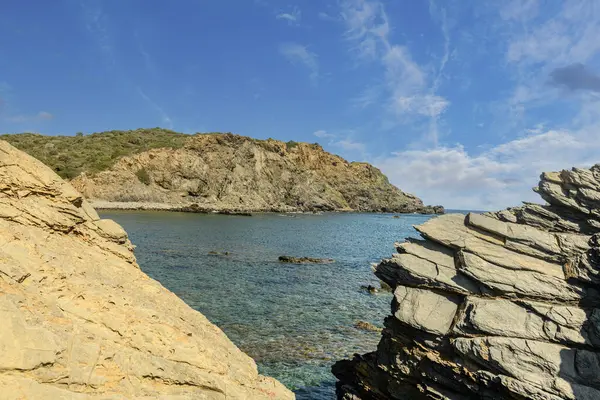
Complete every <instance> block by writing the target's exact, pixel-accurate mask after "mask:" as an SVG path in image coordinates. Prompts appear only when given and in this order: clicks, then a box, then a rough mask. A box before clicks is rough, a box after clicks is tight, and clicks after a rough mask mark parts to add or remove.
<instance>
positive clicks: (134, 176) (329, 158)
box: [73, 134, 436, 213]
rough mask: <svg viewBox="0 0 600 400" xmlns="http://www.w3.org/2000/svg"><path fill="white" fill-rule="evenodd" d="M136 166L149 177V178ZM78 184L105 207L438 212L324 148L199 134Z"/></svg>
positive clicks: (376, 172)
mask: <svg viewBox="0 0 600 400" xmlns="http://www.w3.org/2000/svg"><path fill="white" fill-rule="evenodd" d="M139 171H144V172H145V174H147V179H146V180H145V181H144V182H142V180H140V179H139V175H140V174H139ZM73 185H74V186H75V187H76V188H77V189H79V190H80V191H81V192H82V193H83V194H84V195H85V196H86V197H87V198H90V199H94V200H101V201H100V202H98V201H97V202H96V203H97V205H100V206H101V205H102V204H103V203H102V200H103V201H109V202H112V203H115V202H117V203H118V202H126V203H127V202H146V203H159V204H160V203H162V204H165V203H166V204H169V205H171V206H175V207H186V206H189V205H190V204H196V205H197V206H198V207H199V208H200V209H202V208H206V209H217V210H218V209H234V210H246V211H299V210H300V211H314V210H347V211H352V210H355V211H390V212H428V213H432V212H435V211H436V210H434V209H433V208H431V207H425V206H424V205H423V202H422V201H421V200H420V199H418V198H417V197H415V196H413V195H411V194H408V193H403V192H402V191H400V190H399V189H398V188H396V187H395V186H393V185H391V184H390V183H389V182H388V180H387V178H386V177H385V176H384V175H383V174H382V173H381V171H379V170H378V169H377V168H375V167H373V166H371V165H369V164H366V163H356V162H355V163H349V162H348V161H346V160H344V159H343V158H341V157H339V156H335V155H332V154H330V153H327V152H325V151H323V149H322V148H321V146H319V145H316V144H308V143H297V144H295V145H294V146H293V147H292V146H289V145H288V144H286V143H284V142H280V141H277V140H266V141H257V140H254V139H251V138H247V137H243V136H237V135H232V134H222V135H197V136H193V137H191V138H190V139H189V140H188V141H187V142H186V144H185V146H184V147H182V148H179V149H154V150H150V151H147V152H143V153H140V154H136V155H133V156H130V157H124V158H122V159H121V160H119V161H118V162H117V163H116V164H115V165H114V166H113V167H111V168H110V169H108V170H106V171H102V172H100V173H98V174H96V175H94V176H89V175H80V176H79V177H77V178H76V179H74V180H73ZM109 207H110V205H109Z"/></svg>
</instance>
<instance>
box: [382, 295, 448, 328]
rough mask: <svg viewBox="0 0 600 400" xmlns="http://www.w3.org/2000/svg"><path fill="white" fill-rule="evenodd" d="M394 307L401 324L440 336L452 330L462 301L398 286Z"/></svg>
mask: <svg viewBox="0 0 600 400" xmlns="http://www.w3.org/2000/svg"><path fill="white" fill-rule="evenodd" d="M394 298H395V302H394V305H392V309H393V310H392V311H393V313H394V316H395V317H396V318H397V319H398V320H399V321H401V322H403V323H405V324H407V325H410V326H412V327H413V328H417V329H420V330H423V331H425V332H429V333H434V334H438V335H445V334H446V333H448V331H449V330H450V327H451V325H452V321H453V320H454V316H455V314H456V311H457V310H458V305H459V304H460V300H459V298H457V297H452V296H444V295H440V294H436V293H434V292H431V291H429V290H424V289H414V288H410V287H406V286H398V287H397V288H396V290H395V291H394Z"/></svg>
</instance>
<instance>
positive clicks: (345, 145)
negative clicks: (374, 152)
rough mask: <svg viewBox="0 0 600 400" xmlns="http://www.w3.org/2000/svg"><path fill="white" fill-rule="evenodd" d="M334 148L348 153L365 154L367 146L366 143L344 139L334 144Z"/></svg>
mask: <svg viewBox="0 0 600 400" xmlns="http://www.w3.org/2000/svg"><path fill="white" fill-rule="evenodd" d="M332 144H333V145H334V146H337V147H339V148H341V149H343V150H346V151H359V152H364V151H365V149H366V146H365V144H364V143H360V142H355V141H352V140H350V139H342V140H338V141H335V142H333V143H332Z"/></svg>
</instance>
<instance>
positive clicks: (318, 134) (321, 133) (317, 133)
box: [313, 129, 335, 139]
mask: <svg viewBox="0 0 600 400" xmlns="http://www.w3.org/2000/svg"><path fill="white" fill-rule="evenodd" d="M313 135H315V136H316V137H318V138H322V139H323V138H334V137H335V135H334V134H332V133H327V131H324V130H322V129H321V130H318V131H315V132H313Z"/></svg>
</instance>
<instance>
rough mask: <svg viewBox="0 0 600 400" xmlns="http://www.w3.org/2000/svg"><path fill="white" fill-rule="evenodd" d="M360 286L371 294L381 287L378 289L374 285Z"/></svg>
mask: <svg viewBox="0 0 600 400" xmlns="http://www.w3.org/2000/svg"><path fill="white" fill-rule="evenodd" d="M360 288H361V289H362V290H364V291H366V292H368V293H371V294H375V293H378V292H379V289H377V288H376V287H375V286H373V285H361V286H360Z"/></svg>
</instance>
